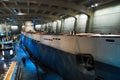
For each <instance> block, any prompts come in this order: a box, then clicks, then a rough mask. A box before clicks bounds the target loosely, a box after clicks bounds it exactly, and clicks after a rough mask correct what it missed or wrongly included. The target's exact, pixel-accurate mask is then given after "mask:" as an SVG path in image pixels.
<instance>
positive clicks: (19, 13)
mask: <svg viewBox="0 0 120 80" xmlns="http://www.w3.org/2000/svg"><path fill="white" fill-rule="evenodd" d="M17 15H26V13H22V12H18V13H17Z"/></svg>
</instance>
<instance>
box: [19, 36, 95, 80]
mask: <svg viewBox="0 0 120 80" xmlns="http://www.w3.org/2000/svg"><path fill="white" fill-rule="evenodd" d="M21 39H22V42H23V45H24V46H25V47H26V49H27V50H29V52H31V53H32V54H33V56H34V57H36V58H37V59H38V60H39V61H40V62H42V63H43V64H44V65H45V66H47V67H50V68H51V69H53V70H55V71H56V72H57V73H58V74H60V75H61V76H62V77H63V78H64V79H65V80H94V79H95V73H94V71H93V70H92V71H87V70H86V69H85V68H82V67H81V66H80V65H79V64H77V63H76V55H73V54H69V53H67V52H64V51H60V50H57V49H55V48H52V47H49V46H46V45H43V44H40V43H38V42H37V41H35V40H32V39H30V38H28V37H25V36H23V35H22V36H21Z"/></svg>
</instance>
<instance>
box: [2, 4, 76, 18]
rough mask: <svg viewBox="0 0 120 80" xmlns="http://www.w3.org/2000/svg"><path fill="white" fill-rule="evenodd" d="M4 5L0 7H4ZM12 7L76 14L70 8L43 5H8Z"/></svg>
mask: <svg viewBox="0 0 120 80" xmlns="http://www.w3.org/2000/svg"><path fill="white" fill-rule="evenodd" d="M4 8H5V7H0V9H4ZM13 8H16V9H17V8H18V9H28V10H29V9H34V10H37V11H38V10H43V11H50V12H58V13H63V14H67V15H70V16H75V15H77V13H75V12H74V11H72V10H70V9H69V10H65V9H59V8H53V7H50V8H48V7H43V6H21V5H19V6H15V5H11V6H9V9H13Z"/></svg>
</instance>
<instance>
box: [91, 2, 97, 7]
mask: <svg viewBox="0 0 120 80" xmlns="http://www.w3.org/2000/svg"><path fill="white" fill-rule="evenodd" d="M97 6H98V3H95V4H92V5H91V6H90V8H94V7H97Z"/></svg>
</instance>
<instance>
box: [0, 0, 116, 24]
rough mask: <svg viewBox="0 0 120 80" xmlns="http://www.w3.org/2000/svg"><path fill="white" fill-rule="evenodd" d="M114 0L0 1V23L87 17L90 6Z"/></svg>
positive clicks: (43, 21)
mask: <svg viewBox="0 0 120 80" xmlns="http://www.w3.org/2000/svg"><path fill="white" fill-rule="evenodd" d="M112 1H115V0H0V21H1V23H3V22H7V23H9V24H22V23H23V22H24V21H30V20H31V21H34V22H38V23H39V22H40V23H46V22H51V21H54V20H58V19H61V18H66V17H70V16H75V15H77V14H80V13H85V14H87V15H89V8H90V6H91V5H92V4H95V3H98V4H99V5H102V4H104V3H108V2H112Z"/></svg>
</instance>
